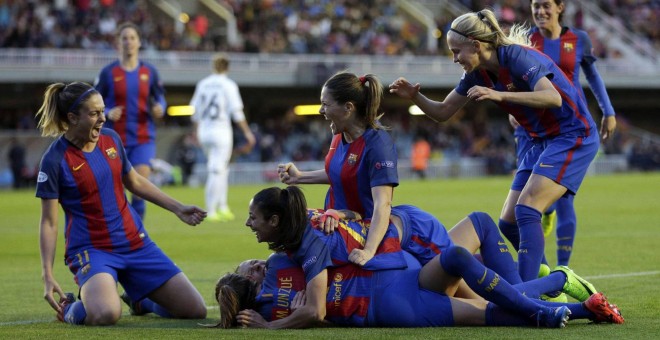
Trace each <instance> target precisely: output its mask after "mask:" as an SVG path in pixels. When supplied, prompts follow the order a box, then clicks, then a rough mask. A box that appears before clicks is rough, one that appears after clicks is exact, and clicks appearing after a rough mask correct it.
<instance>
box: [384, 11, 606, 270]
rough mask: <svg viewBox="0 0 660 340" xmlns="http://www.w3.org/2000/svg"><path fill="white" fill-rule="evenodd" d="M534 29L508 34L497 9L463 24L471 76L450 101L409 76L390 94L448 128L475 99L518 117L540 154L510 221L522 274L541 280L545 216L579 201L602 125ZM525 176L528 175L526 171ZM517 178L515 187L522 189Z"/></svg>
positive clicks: (454, 36)
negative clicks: (556, 206)
mask: <svg viewBox="0 0 660 340" xmlns="http://www.w3.org/2000/svg"><path fill="white" fill-rule="evenodd" d="M528 43H529V41H528V35H527V31H526V30H525V29H524V28H523V27H521V26H519V25H514V26H513V27H512V28H511V32H510V34H509V36H506V35H505V34H504V32H502V30H501V28H500V26H499V25H498V23H497V20H496V18H495V15H494V13H493V12H492V11H490V10H487V9H484V10H482V11H479V12H477V13H467V14H464V15H462V16H460V17H458V18H456V19H455V20H454V21H453V22H452V24H451V29H450V31H449V32H448V34H447V44H448V45H449V49H450V50H451V51H452V53H453V54H454V62H456V63H458V64H460V65H461V67H462V68H463V70H464V71H465V73H464V75H463V77H462V78H461V80H460V81H459V83H458V85H457V86H456V88H455V89H454V90H452V91H451V92H450V93H449V95H448V96H447V97H446V98H445V99H444V101H442V102H437V101H433V100H431V99H429V98H427V97H425V96H424V95H423V94H421V92H420V85H419V84H414V85H413V84H411V83H410V82H409V81H407V80H406V79H404V78H399V79H397V80H395V81H394V82H393V83H392V84H391V85H390V92H391V93H395V94H397V95H399V96H400V97H402V98H405V99H409V100H411V101H413V103H415V104H416V105H417V106H419V107H420V108H421V109H422V110H423V111H424V113H425V114H426V115H428V116H429V117H431V118H432V119H434V120H436V121H439V122H442V121H446V120H447V119H449V118H450V117H451V116H453V115H454V114H455V113H456V112H457V111H458V110H459V109H460V108H461V107H462V106H464V105H465V104H466V103H467V102H468V101H470V100H474V101H477V102H479V101H484V100H491V101H493V102H495V103H496V104H498V105H500V106H501V107H502V108H504V110H505V111H506V112H508V113H510V114H512V115H513V116H514V117H515V118H516V120H517V121H518V122H519V123H520V125H522V126H523V127H524V128H525V130H526V131H527V132H528V133H529V135H530V136H531V137H532V138H533V139H534V143H535V148H534V149H536V150H539V156H538V158H536V159H537V160H536V161H535V163H533V164H531V165H532V166H533V168H532V169H531V170H532V174H531V175H530V176H529V179H528V180H527V181H526V183H525V184H524V188H523V189H522V191H517V190H510V191H509V195H508V197H507V200H506V203H505V205H504V208H503V210H504V211H505V213H503V214H502V216H511V215H514V214H515V220H516V221H517V224H518V228H519V230H520V243H519V249H518V264H519V273H520V276H521V278H522V279H523V281H529V280H532V279H534V278H536V277H537V275H538V273H539V266H540V264H541V259H542V257H543V253H544V237H543V231H542V229H541V212H542V211H545V210H546V209H547V208H548V207H549V206H550V205H551V204H552V203H553V202H555V201H556V200H557V199H558V198H559V197H561V196H563V195H564V194H568V195H574V194H575V193H576V192H577V190H578V189H579V187H580V184H581V183H582V180H583V179H584V176H585V174H586V172H587V168H588V167H589V164H590V163H591V161H592V160H593V159H594V157H595V156H596V153H597V152H598V147H599V140H598V131H597V130H596V124H595V123H594V121H593V119H592V118H591V114H590V113H589V111H588V110H587V106H586V104H585V102H584V98H583V97H582V96H581V95H580V94H579V92H578V91H577V90H576V89H575V87H574V86H573V84H572V83H571V81H570V80H569V79H568V78H567V77H566V76H565V75H564V73H563V72H562V71H561V70H560V69H559V67H558V66H557V65H556V64H555V63H554V62H553V61H552V60H551V59H550V58H548V57H547V56H546V55H544V54H542V53H541V52H539V51H537V50H535V49H533V48H531V47H529V46H528ZM520 170H526V169H523V168H522V167H521V168H519V171H520ZM518 181H519V178H518V177H517V176H516V178H515V179H514V183H518Z"/></svg>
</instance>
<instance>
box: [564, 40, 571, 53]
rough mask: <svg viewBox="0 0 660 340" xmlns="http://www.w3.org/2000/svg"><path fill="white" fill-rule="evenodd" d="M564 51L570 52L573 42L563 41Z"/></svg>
mask: <svg viewBox="0 0 660 340" xmlns="http://www.w3.org/2000/svg"><path fill="white" fill-rule="evenodd" d="M564 51H566V52H569V53H570V52H571V51H573V43H571V42H565V43H564Z"/></svg>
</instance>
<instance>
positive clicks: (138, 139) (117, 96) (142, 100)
mask: <svg viewBox="0 0 660 340" xmlns="http://www.w3.org/2000/svg"><path fill="white" fill-rule="evenodd" d="M95 87H96V90H97V91H99V93H100V94H101V96H102V97H103V101H104V103H105V107H106V112H107V111H108V110H110V109H112V108H114V107H116V106H122V107H123V108H124V110H123V114H122V116H121V118H120V119H119V120H118V121H116V122H113V121H111V120H108V121H107V122H106V123H105V124H106V126H107V127H109V128H112V129H114V130H115V131H117V133H118V134H119V136H121V140H122V142H123V143H124V145H125V146H126V147H133V146H136V145H139V144H145V143H150V142H154V141H155V138H156V127H155V125H154V120H153V117H152V116H151V107H152V105H153V104H154V103H156V102H158V103H160V104H161V106H162V107H163V110H165V109H166V106H167V104H166V102H165V89H164V88H163V84H162V83H161V81H160V77H159V75H158V71H157V70H156V68H155V67H154V66H153V65H151V64H149V63H147V62H144V61H140V62H139V65H138V67H137V68H136V69H135V70H132V71H126V70H125V69H123V68H122V67H121V65H120V63H119V61H118V60H117V61H115V62H113V63H111V64H109V65H107V66H105V67H104V68H103V69H102V70H101V73H100V74H99V77H98V79H97V81H96V84H95Z"/></svg>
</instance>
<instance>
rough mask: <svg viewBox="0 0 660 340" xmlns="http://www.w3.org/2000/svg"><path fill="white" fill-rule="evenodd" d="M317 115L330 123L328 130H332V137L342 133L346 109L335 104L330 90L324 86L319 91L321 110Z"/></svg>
mask: <svg viewBox="0 0 660 340" xmlns="http://www.w3.org/2000/svg"><path fill="white" fill-rule="evenodd" d="M319 113H320V114H322V115H323V116H324V117H325V120H329V121H330V130H332V134H333V135H336V134H338V133H342V132H344V125H345V118H346V107H345V105H341V104H339V103H337V101H335V99H334V98H333V97H332V95H331V94H330V90H328V88H327V87H325V86H324V87H323V89H321V109H319Z"/></svg>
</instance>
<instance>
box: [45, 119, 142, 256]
mask: <svg viewBox="0 0 660 340" xmlns="http://www.w3.org/2000/svg"><path fill="white" fill-rule="evenodd" d="M130 170H131V164H130V162H129V161H128V159H127V158H126V152H125V151H124V147H123V146H122V143H121V140H120V138H119V136H118V135H117V133H116V132H114V131H112V130H109V129H105V128H103V129H101V135H100V137H99V140H98V142H97V144H96V147H95V148H94V150H93V151H92V152H83V151H82V150H80V149H79V148H77V147H76V146H74V145H73V144H71V142H69V141H68V140H67V139H66V138H64V136H62V137H60V138H58V139H57V140H55V141H54V142H53V143H52V144H51V145H50V146H49V148H48V149H47V150H46V152H45V154H44V155H43V157H42V159H41V164H40V169H39V178H38V180H37V193H36V196H37V197H40V198H43V199H58V200H59V203H60V205H61V206H62V209H63V210H64V214H65V228H64V238H65V242H66V250H65V259H66V258H67V257H68V256H69V255H70V254H76V253H79V252H81V251H82V250H85V249H89V248H94V249H100V250H105V251H110V252H118V253H121V252H128V251H131V250H135V249H138V248H140V247H143V246H145V245H148V244H150V243H151V242H152V241H151V240H150V239H149V237H148V235H147V232H146V230H145V228H144V226H143V224H142V220H141V219H140V218H139V217H138V215H137V213H136V212H135V211H134V210H133V208H132V207H131V205H130V204H128V200H127V199H126V194H125V192H124V185H123V182H122V179H123V177H124V176H125V175H127V174H128V172H129V171H130Z"/></svg>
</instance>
